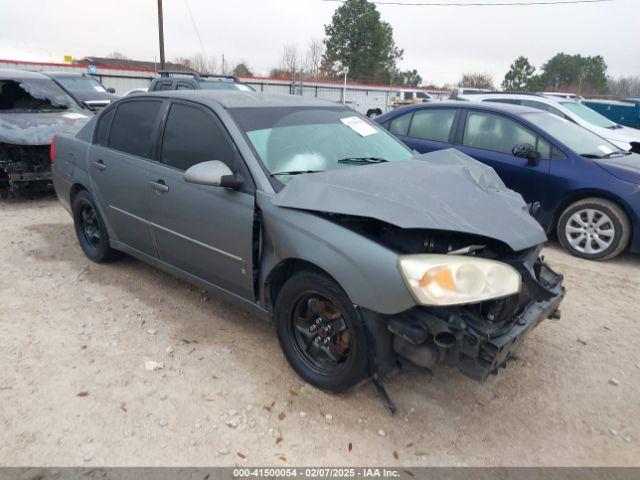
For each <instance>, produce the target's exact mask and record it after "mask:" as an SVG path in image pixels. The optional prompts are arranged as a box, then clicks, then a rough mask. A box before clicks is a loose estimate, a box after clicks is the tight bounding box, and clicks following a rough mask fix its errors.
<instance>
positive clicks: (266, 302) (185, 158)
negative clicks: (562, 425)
mask: <svg viewBox="0 0 640 480" xmlns="http://www.w3.org/2000/svg"><path fill="white" fill-rule="evenodd" d="M55 151H56V154H55V158H54V167H53V172H54V185H55V188H56V192H57V194H58V197H59V199H60V201H61V202H62V204H63V205H64V206H65V207H66V208H67V210H69V212H70V213H71V215H72V216H73V219H74V224H75V229H76V233H77V237H78V241H79V242H80V245H81V247H82V249H83V250H84V252H85V254H86V255H87V256H88V257H89V258H90V259H91V260H94V261H96V262H104V261H108V260H113V259H115V258H117V257H118V256H119V254H120V253H121V252H125V253H127V254H129V255H131V256H134V257H136V258H139V259H141V260H143V261H145V262H148V263H150V264H152V265H155V266H156V267H158V268H161V269H163V270H166V271H168V272H171V273H173V274H175V275H177V276H179V277H181V278H183V279H185V280H187V281H189V282H192V283H194V284H196V285H198V286H199V287H201V288H204V289H207V290H210V291H213V292H216V293H218V294H220V295H221V296H222V297H225V298H227V299H231V300H233V301H235V302H237V303H238V304H239V305H241V306H244V307H246V308H248V309H250V310H251V311H252V312H254V313H255V314H257V315H258V316H261V317H264V318H266V319H270V320H272V321H273V322H274V323H275V326H276V331H277V335H278V339H279V341H280V345H281V347H282V350H283V352H284V354H285V356H286V357H287V359H288V361H289V362H290V364H291V366H292V367H293V368H294V369H295V370H296V372H298V374H300V376H301V377H302V378H304V379H305V380H306V381H308V382H309V383H311V384H313V385H315V386H317V387H319V388H322V389H325V390H328V391H332V392H342V391H346V390H349V389H351V388H352V387H354V386H356V385H357V384H359V383H360V382H362V381H363V380H365V379H367V378H373V379H374V381H375V384H376V386H377V387H378V391H379V392H381V393H382V394H383V396H384V397H385V398H387V400H388V397H386V396H385V395H384V390H383V387H382V384H381V380H382V379H383V378H384V377H385V375H387V374H389V373H391V372H393V371H395V370H397V369H398V367H399V365H400V364H401V362H412V363H413V364H416V365H418V366H420V367H423V368H431V367H433V366H434V365H436V364H437V363H440V362H445V363H448V364H451V365H456V366H458V367H459V369H460V370H461V371H462V372H464V373H465V374H467V375H469V376H471V377H472V378H474V379H477V380H484V379H485V378H486V377H487V375H489V374H490V373H492V372H494V371H495V370H496V369H498V368H499V367H501V366H503V365H504V364H505V362H506V361H507V359H509V358H510V357H511V356H512V355H513V352H514V351H515V350H516V349H517V348H518V347H519V345H520V344H521V343H522V340H523V338H524V337H525V336H526V334H527V333H528V332H529V331H531V329H533V328H534V327H535V326H536V325H538V324H539V323H540V322H541V321H542V320H543V319H545V318H548V317H550V316H551V317H554V316H555V317H557V316H558V312H557V309H558V305H559V304H560V302H561V300H562V298H563V295H564V289H563V287H562V277H561V276H560V275H558V274H556V273H554V272H553V271H552V270H551V269H550V268H549V267H547V265H546V264H545V263H544V262H543V260H542V259H541V257H540V256H539V255H540V250H541V248H542V245H543V243H544V241H545V240H546V237H545V234H544V232H543V230H542V228H541V227H540V225H539V224H538V223H537V222H536V221H535V220H534V218H533V217H532V216H531V215H530V213H529V210H528V207H527V205H525V203H524V202H523V200H522V197H521V196H520V195H519V194H517V193H515V192H513V191H511V190H509V189H507V188H506V187H505V186H504V184H503V183H502V182H501V181H500V179H499V177H498V176H497V175H496V173H495V172H494V171H493V170H492V169H491V168H489V167H487V166H485V165H483V164H481V163H479V162H476V161H475V160H473V159H471V158H470V157H468V156H466V155H464V154H462V153H460V152H457V151H455V150H446V151H442V152H436V153H433V154H428V155H423V156H416V155H415V154H414V152H412V151H410V150H409V149H407V148H406V147H405V146H403V145H402V144H401V143H400V142H399V141H398V140H396V139H395V137H393V136H392V135H390V134H389V133H388V132H386V131H385V130H384V129H382V128H380V127H378V126H377V125H375V124H374V123H372V122H370V121H369V120H368V119H367V118H366V117H363V116H361V115H359V114H357V113H355V112H354V111H353V110H350V109H349V108H347V107H345V106H343V105H339V104H335V103H330V102H325V101H319V100H312V99H303V98H301V97H295V96H290V95H266V94H259V93H254V92H240V91H238V92H234V91H219V92H216V91H191V92H178V91H171V92H158V93H150V94H141V95H135V96H131V97H127V98H123V99H121V100H119V101H117V102H115V103H114V104H112V105H110V106H109V107H107V108H106V109H105V110H104V111H102V112H101V113H100V114H99V116H98V117H97V118H96V119H94V120H92V121H91V122H90V123H89V124H88V125H87V126H86V127H85V128H84V129H83V130H82V131H80V132H79V133H78V135H77V136H75V137H69V136H59V137H57V138H56V141H55ZM387 405H388V406H389V408H391V409H392V406H391V403H389V402H387Z"/></svg>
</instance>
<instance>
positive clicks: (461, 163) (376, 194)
mask: <svg viewBox="0 0 640 480" xmlns="http://www.w3.org/2000/svg"><path fill="white" fill-rule="evenodd" d="M272 202H273V204H275V205H277V206H280V207H288V208H296V209H301V210H312V211H319V212H329V213H339V214H345V215H354V216H360V217H368V218H375V219H377V220H380V221H383V222H386V223H389V224H392V225H396V226H398V227H401V228H424V229H434V230H446V231H455V232H461V233H470V234H475V235H481V236H484V237H488V238H493V239H496V240H500V241H502V242H504V243H506V244H507V245H509V247H511V248H512V249H513V250H515V251H518V250H522V249H525V248H529V247H532V246H534V245H538V244H540V243H542V242H544V241H545V240H546V235H545V233H544V230H543V229H542V227H541V226H540V224H539V223H538V222H537V221H536V220H535V219H534V218H533V217H532V216H531V215H530V214H529V212H528V209H527V205H526V204H525V202H524V201H523V199H522V197H521V196H520V194H518V193H516V192H514V191H513V190H509V189H508V188H507V187H506V186H505V185H504V183H502V180H500V177H498V175H497V174H496V172H495V171H494V170H493V169H492V168H491V167H488V166H486V165H484V164H482V163H480V162H478V161H476V160H474V159H473V158H471V157H469V156H468V155H465V154H464V153H462V152H459V151H457V150H454V149H448V150H440V151H437V152H432V153H427V154H424V155H419V156H416V157H414V159H412V160H407V161H398V162H388V163H381V164H376V165H367V166H362V167H353V168H344V169H338V170H330V171H327V172H320V173H311V174H303V175H298V176H296V177H294V178H293V179H292V180H291V181H290V182H289V183H288V184H287V186H286V187H284V188H283V189H282V190H281V191H280V192H279V193H278V194H277V195H275V196H274V197H273V199H272Z"/></svg>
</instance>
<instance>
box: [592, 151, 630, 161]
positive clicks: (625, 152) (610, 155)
mask: <svg viewBox="0 0 640 480" xmlns="http://www.w3.org/2000/svg"><path fill="white" fill-rule="evenodd" d="M614 155H620V156H625V155H631V152H627V151H625V150H616V151H615V152H609V153H605V154H604V155H598V154H596V153H583V154H581V155H580V156H581V157H584V158H600V159H602V158H611V157H613V156H614Z"/></svg>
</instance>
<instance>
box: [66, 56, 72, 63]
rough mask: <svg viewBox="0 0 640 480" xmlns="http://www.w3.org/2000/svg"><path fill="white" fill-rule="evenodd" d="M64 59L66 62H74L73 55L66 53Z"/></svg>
mask: <svg viewBox="0 0 640 480" xmlns="http://www.w3.org/2000/svg"><path fill="white" fill-rule="evenodd" d="M64 61H65V62H66V63H71V62H73V57H72V56H71V55H65V56H64Z"/></svg>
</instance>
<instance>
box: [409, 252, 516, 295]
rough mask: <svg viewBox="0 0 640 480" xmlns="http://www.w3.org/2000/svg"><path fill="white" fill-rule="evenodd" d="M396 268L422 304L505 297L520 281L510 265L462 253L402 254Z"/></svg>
mask: <svg viewBox="0 0 640 480" xmlns="http://www.w3.org/2000/svg"><path fill="white" fill-rule="evenodd" d="M398 267H399V269H400V273H401V274H402V276H403V278H404V280H405V282H406V283H407V285H408V287H409V290H410V291H411V293H412V294H413V297H414V298H415V299H416V301H417V302H418V303H420V304H422V305H433V306H446V305H461V304H465V303H476V302H482V301H484V300H489V299H493V298H500V297H507V296H509V295H513V294H516V293H518V292H519V291H520V285H521V282H522V278H521V277H520V274H519V273H518V272H517V270H516V269H514V268H513V267H511V266H510V265H507V264H505V263H502V262H497V261H494V260H487V259H485V258H477V257H467V256H461V255H438V254H419V255H403V256H401V257H400V258H399V260H398Z"/></svg>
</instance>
